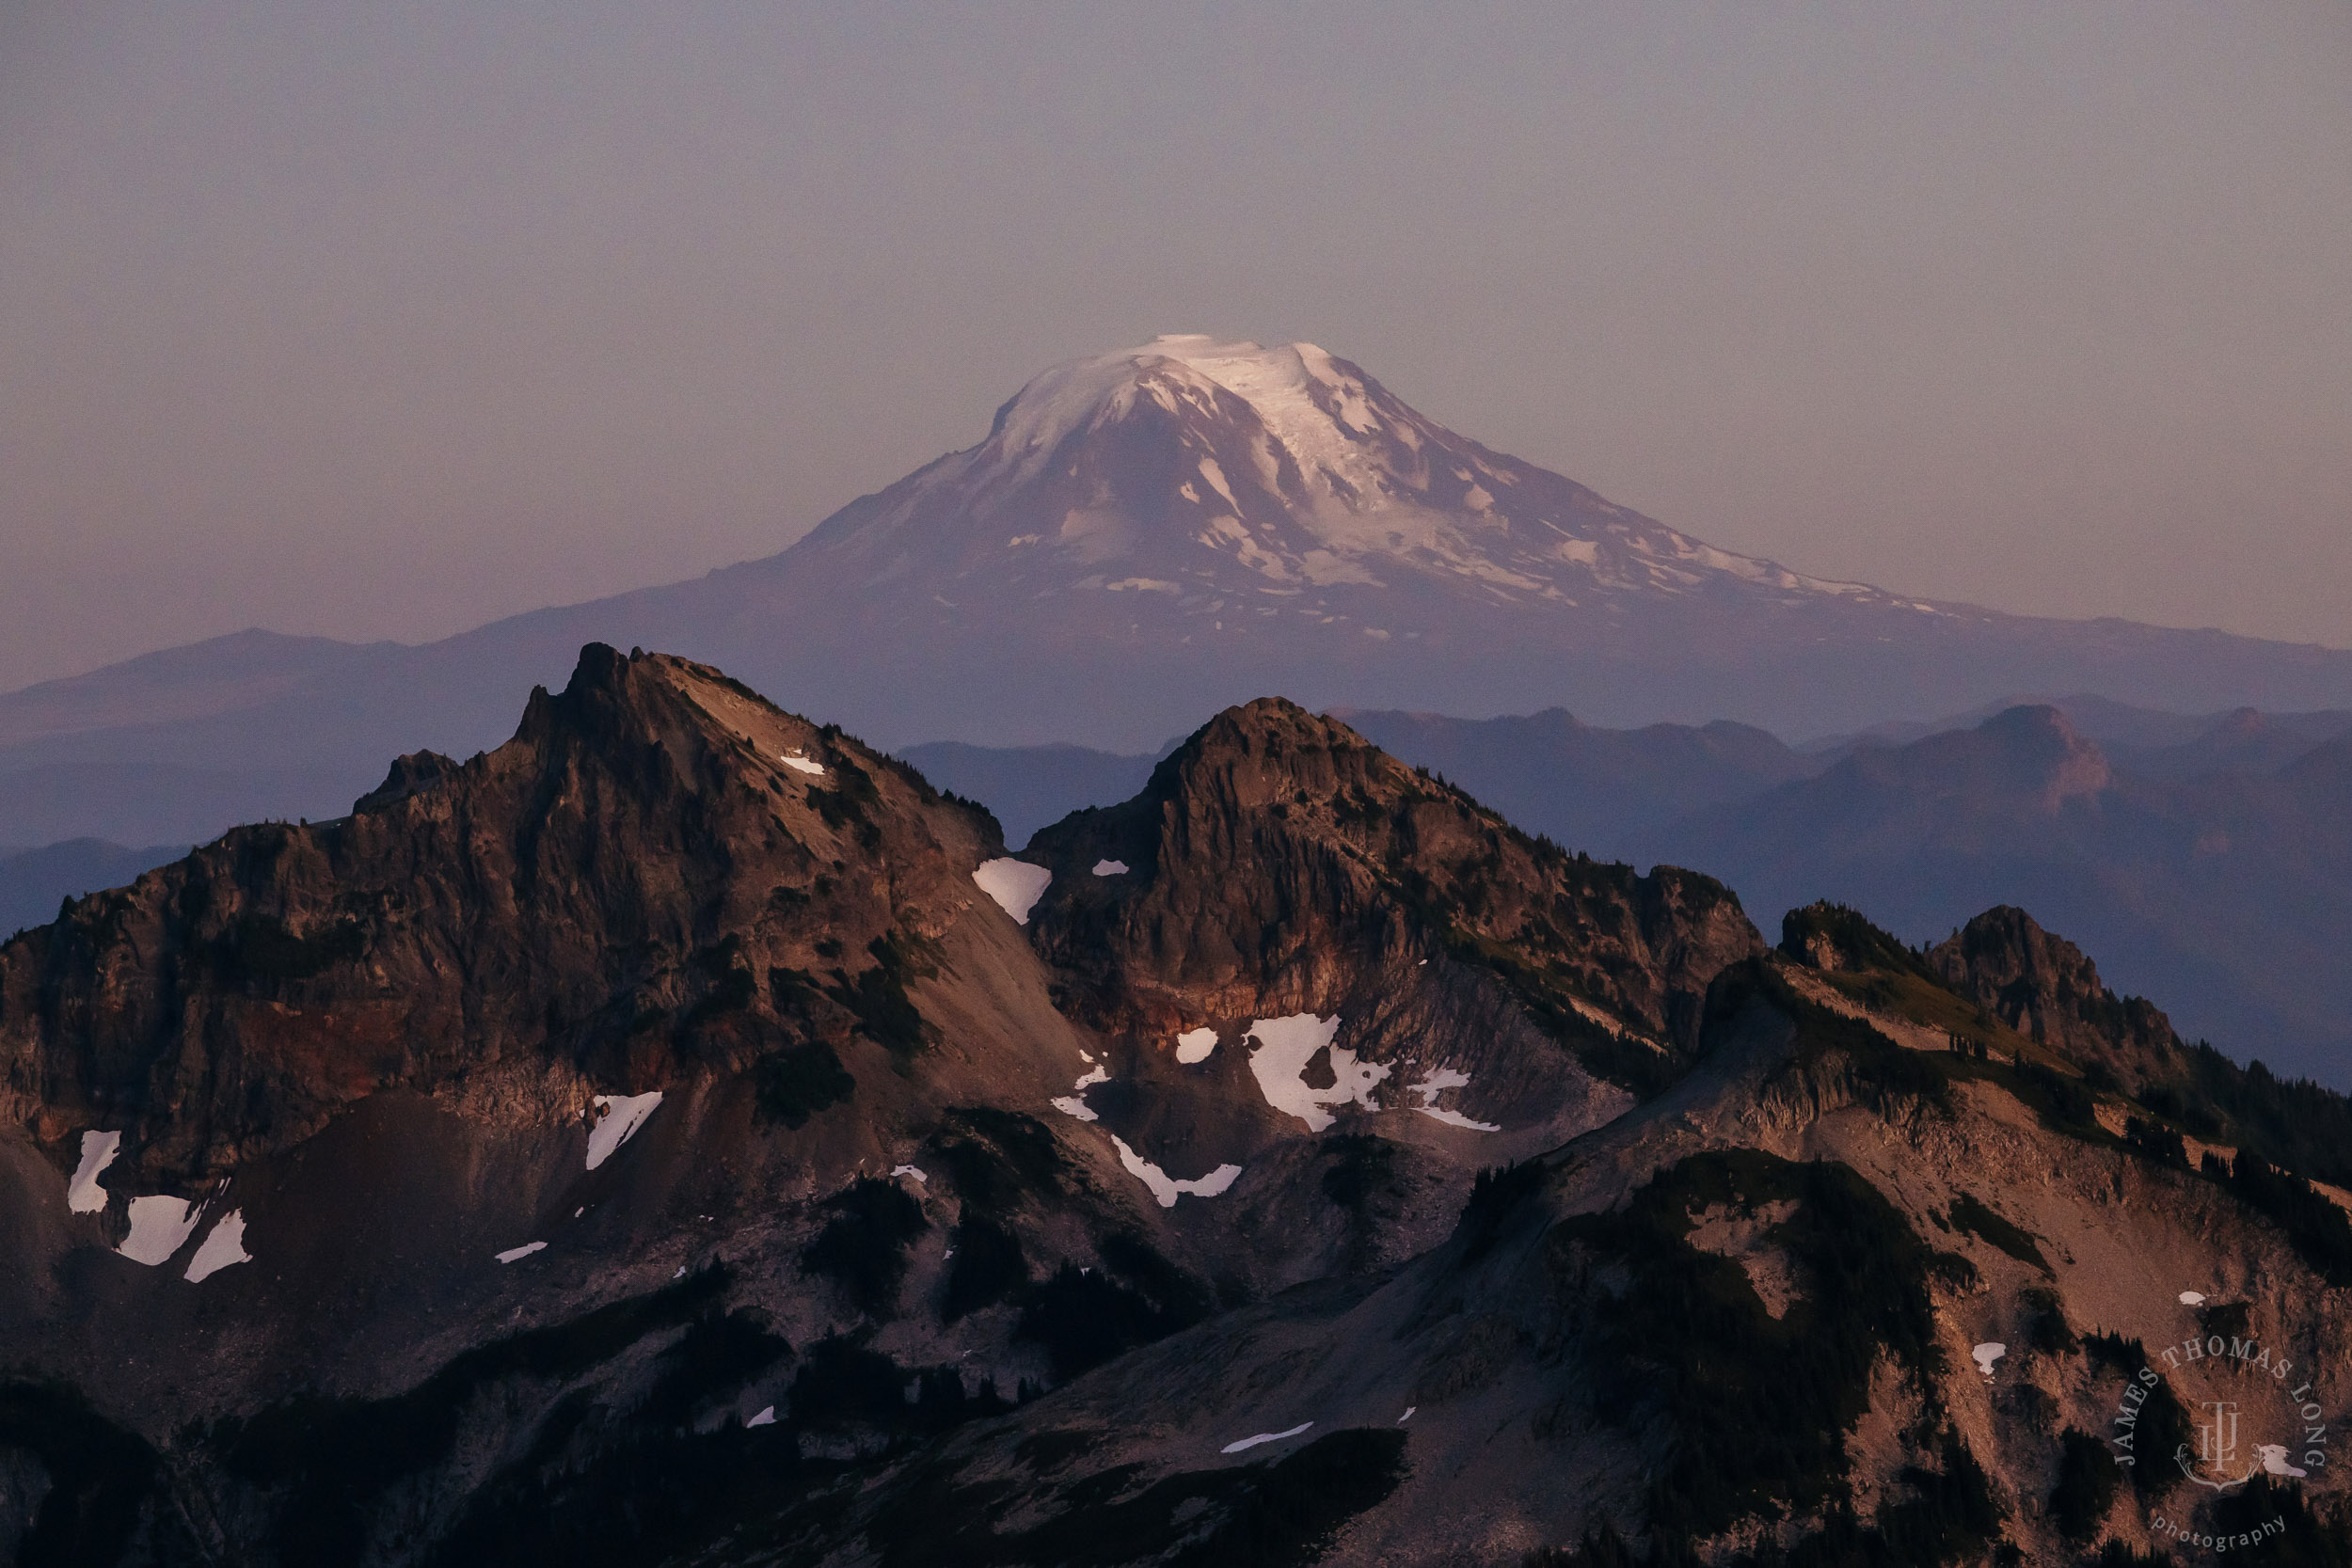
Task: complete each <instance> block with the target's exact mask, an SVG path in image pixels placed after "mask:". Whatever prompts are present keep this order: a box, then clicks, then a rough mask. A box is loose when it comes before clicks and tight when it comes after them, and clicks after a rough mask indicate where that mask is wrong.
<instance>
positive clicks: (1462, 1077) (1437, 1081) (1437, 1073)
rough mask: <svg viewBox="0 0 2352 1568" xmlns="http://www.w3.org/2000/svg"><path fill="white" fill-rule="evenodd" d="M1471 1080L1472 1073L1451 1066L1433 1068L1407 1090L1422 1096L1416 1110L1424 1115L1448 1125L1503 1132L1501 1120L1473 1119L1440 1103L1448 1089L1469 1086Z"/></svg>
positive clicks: (1473, 1129) (1409, 1085)
mask: <svg viewBox="0 0 2352 1568" xmlns="http://www.w3.org/2000/svg"><path fill="white" fill-rule="evenodd" d="M1469 1086H1470V1074H1469V1073H1467V1072H1457V1071H1455V1070H1454V1069H1453V1068H1450V1067H1441V1068H1432V1069H1430V1071H1429V1076H1428V1077H1426V1078H1424V1079H1422V1081H1421V1082H1420V1083H1418V1084H1407V1085H1405V1092H1406V1094H1417V1095H1419V1096H1421V1103H1420V1104H1418V1105H1416V1106H1414V1107H1413V1109H1414V1110H1416V1111H1419V1112H1420V1113H1421V1114H1422V1116H1425V1117H1435V1118H1436V1119H1438V1121H1442V1122H1444V1123H1445V1124H1446V1125H1447V1126H1448V1127H1467V1128H1469V1129H1470V1131H1471V1132H1502V1123H1501V1122H1496V1121H1473V1120H1471V1119H1470V1117H1466V1116H1464V1115H1463V1114H1462V1113H1461V1112H1459V1111H1450V1110H1446V1109H1443V1108H1441V1107H1440V1106H1439V1105H1438V1096H1439V1095H1441V1094H1443V1093H1444V1092H1445V1091H1446V1090H1448V1089H1460V1088H1468V1087H1469Z"/></svg>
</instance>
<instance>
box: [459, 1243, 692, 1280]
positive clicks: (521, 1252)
mask: <svg viewBox="0 0 2352 1568" xmlns="http://www.w3.org/2000/svg"><path fill="white" fill-rule="evenodd" d="M547 1245H548V1243H545V1242H525V1243H523V1244H522V1245H520V1246H511V1247H508V1248H507V1249H506V1250H505V1251H504V1252H501V1253H500V1254H499V1261H500V1262H501V1263H513V1262H517V1261H519V1260H521V1259H525V1258H528V1257H530V1256H531V1255H532V1253H534V1252H544V1251H546V1250H547ZM678 1272H679V1273H680V1274H683V1273H685V1272H686V1271H685V1270H683V1269H681V1270H679V1271H678Z"/></svg>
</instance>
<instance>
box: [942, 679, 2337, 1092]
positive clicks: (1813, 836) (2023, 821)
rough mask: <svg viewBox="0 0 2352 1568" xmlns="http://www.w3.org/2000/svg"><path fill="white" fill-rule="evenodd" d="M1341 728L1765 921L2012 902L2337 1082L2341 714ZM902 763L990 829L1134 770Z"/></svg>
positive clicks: (2247, 1041)
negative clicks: (1724, 895) (1813, 912)
mask: <svg viewBox="0 0 2352 1568" xmlns="http://www.w3.org/2000/svg"><path fill="white" fill-rule="evenodd" d="M1346 717H1347V719H1348V721H1349V722H1350V723H1351V724H1352V725H1353V726H1354V727H1355V728H1356V729H1358V730H1359V731H1360V732H1361V733H1362V734H1363V735H1365V736H1367V737H1368V738H1370V739H1372V740H1374V741H1375V742H1377V743H1378V744H1379V745H1380V746H1382V747H1383V748H1384V749H1386V750H1387V751H1388V752H1391V754H1393V755H1395V756H1398V757H1401V758H1403V759H1404V760H1406V761H1407V762H1411V763H1413V764H1416V765H1418V766H1421V767H1425V768H1431V769H1434V770H1435V771H1437V772H1438V774H1440V775H1441V776H1443V777H1445V778H1448V779H1451V780H1453V781H1454V783H1456V784H1461V785H1463V786H1464V787H1466V788H1468V789H1470V790H1471V791H1472V792H1474V793H1475V794H1476V795H1477V796H1478V798H1479V799H1480V800H1484V801H1486V802H1488V803H1489V804H1491V805H1493V806H1495V807H1496V808H1497V809H1498V810H1500V811H1502V813H1503V814H1504V815H1505V816H1509V817H1510V818H1511V819H1512V820H1513V821H1515V822H1519V823H1523V824H1525V825H1526V826H1527V827H1529V828H1531V829H1533V830H1535V831H1538V832H1545V833H1549V835H1551V836H1552V837H1553V838H1555V839H1558V840H1559V841H1560V842H1562V843H1564V844H1575V845H1578V846H1581V847H1585V848H1588V849H1590V850H1592V851H1593V852H1595V853H1597V854H1602V855H1606V856H1609V857H1611V858H1613V859H1615V858H1622V859H1625V860H1629V861H1633V862H1636V863H1642V864H1648V863H1652V862H1657V861H1663V862H1666V863H1672V864H1677V865H1694V866H1703V867H1705V868H1706V869H1707V870H1708V871H1709V872H1710V873H1712V874H1714V875H1716V876H1719V877H1721V878H1723V879H1724V880H1725V881H1726V882H1728V883H1730V884H1731V885H1732V886H1733V887H1734V888H1736V889H1738V890H1739V892H1740V896H1741V897H1742V899H1743V900H1745V902H1746V903H1747V905H1748V907H1749V908H1750V909H1752V910H1755V911H1757V912H1758V913H1759V915H1760V916H1762V917H1764V918H1767V919H1769V918H1772V915H1773V914H1774V912H1775V911H1783V910H1788V909H1793V908H1795V907H1797V906H1798V905H1801V904H1806V903H1810V902H1813V901H1815V900H1817V899H1823V898H1827V899H1834V900H1836V901H1839V902H1843V903H1847V904H1850V905H1853V906H1855V907H1858V908H1862V909H1867V910H1869V911H1871V912H1872V914H1873V915H1874V916H1876V917H1877V918H1878V919H1880V920H1881V921H1883V923H1884V924H1885V925H1886V926H1887V927H1889V928H1890V929H1892V930H1894V931H1897V932H1899V933H1900V934H1901V935H1902V936H1903V937H1905V938H1906V939H1908V940H1910V941H1913V942H1934V941H1936V940H1939V939H1941V938H1942V937H1943V936H1944V935H1946V934H1947V933H1948V932H1949V931H1951V930H1953V929H1955V928H1957V927H1959V926H1961V925H1962V924H1963V923H1964V922H1965V921H1967V920H1968V919H1969V917H1970V916H1972V915H1973V914H1975V913H1976V912H1978V911H1980V910H1983V909H1985V908H1987V907H1989V906H1992V905H1995V904H2022V905H2025V906H2027V907H2029V908H2032V909H2034V910H2037V911H2042V913H2043V914H2045V915H2046V916H2047V917H2048V918H2049V919H2051V920H2052V921H2053V922H2055V923H2058V924H2059V925H2061V926H2062V927H2064V928H2065V929H2067V930H2068V931H2071V932H2074V934H2075V935H2077V936H2078V937H2080V938H2081V939H2082V940H2083V941H2084V942H2086V943H2088V944H2089V945H2090V947H2091V948H2092V949H2094V950H2095V951H2096V952H2098V953H2099V954H2100V955H2101V957H2102V960H2103V961H2104V962H2105V963H2106V967H2107V971H2108V973H2109V974H2111V975H2113V976H2114V977H2115V979H2116V980H2117V981H2118V983H2119V984H2121V985H2122V986H2123V987H2124V988H2125V989H2126V990H2137V991H2146V992H2161V993H2162V994H2163V995H2164V997H2165V998H2166V1003H2167V1006H2168V1007H2169V1009H2170V1011H2171V1013H2172V1016H2173V1018H2174V1019H2175V1020H2176V1021H2178V1022H2179V1023H2180V1024H2181V1027H2182V1028H2183V1029H2184V1031H2185V1032H2186V1033H2187V1034H2188V1035H2189V1036H2191V1037H2203V1038H2206V1039H2209V1040H2211V1041H2213V1042H2214V1043H2215V1044H2216V1045H2217V1046H2218V1047H2220V1048H2221V1049H2223V1050H2224V1051H2226V1052H2228V1053H2230V1054H2231V1055H2233V1056H2234V1057H2236V1058H2237V1059H2238V1060H2240V1061H2248V1060H2251V1059H2260V1060H2262V1061H2263V1062H2265V1063H2266V1064H2268V1066H2269V1067H2270V1068H2272V1069H2276V1070H2278V1071H2280V1072H2282V1073H2285V1074H2288V1075H2291V1076H2299V1077H2311V1078H2316V1079H2318V1080H2320V1081H2321V1082H2324V1083H2330V1084H2335V1085H2352V963H2346V962H2345V961H2344V952H2345V951H2346V949H2347V946H2348V945H2352V713H2347V712H2341V711H2336V712H2327V711H2323V712H2317V713H2301V714H2264V713H2259V712H2256V711H2254V710H2252V709H2239V710H2236V711H2234V712H2230V713H2220V714H2208V715H2203V716H2190V715H2182V714H2170V713H2161V712H2155V711H2152V710H2148V709H2141V708H2132V707H2127V706H2124V705H2118V704H2115V703H2110V702H2106V701H2103V700H2100V699H2096V698H2090V697H2084V696H2075V697H2070V698H2064V699H2061V700H2059V701H2058V702H2057V703H2056V704H2046V703H2033V704H2023V705H2015V706H2006V705H2005V706H2000V707H1997V708H1996V709H1994V710H1993V711H1990V712H1979V713H1971V714H1964V715H1961V716H1958V717H1956V718H1954V719H1951V720H1948V721H1945V723H1944V724H1943V725H1941V726H1938V725H1928V724H1920V725H1901V726H1887V727H1886V730H1885V732H1883V733H1873V734H1868V735H1863V736H1847V737H1844V738H1842V739H1839V740H1836V741H1834V742H1827V743H1823V744H1820V745H1819V746H1814V747H1808V748H1806V749H1804V750H1803V751H1800V750H1796V749H1793V748H1791V747H1789V746H1787V745H1785V744H1783V743H1782V742H1781V741H1780V740H1779V739H1777V738H1775V737H1774V736H1772V735H1770V734H1768V733H1766V732H1764V731H1762V730H1758V729H1755V728H1752V727H1750V726H1747V725H1742V724H1732V723H1726V722H1720V721H1719V722H1717V723H1713V724H1708V725H1705V726H1701V727H1692V726H1687V725H1679V724H1653V725H1649V726H1646V727H1645V728H1642V729H1638V730H1611V729H1604V728H1600V727H1598V726H1595V725H1590V724H1585V723H1581V722H1580V721H1578V720H1576V719H1575V718H1573V717H1571V716H1570V715H1568V714H1566V713H1564V712H1560V711H1558V710H1553V711H1550V712H1546V713H1539V714H1534V715H1530V716H1527V717H1524V718H1511V719H1492V720H1464V719H1449V718H1444V717H1440V716H1438V715H1433V714H1414V713H1396V712H1368V713H1350V714H1348V715H1347V716H1346ZM906 754H907V755H909V756H910V757H913V758H915V759H917V760H918V761H919V762H920V764H921V765H922V766H923V767H924V768H925V769H926V770H927V771H928V772H930V774H931V776H932V777H934V778H936V779H938V780H939V781H940V782H941V783H942V784H945V785H946V786H948V787H951V788H955V789H958V790H961V791H962V792H963V793H965V794H967V795H971V796H973V797H974V798H976V799H977V800H982V801H984V802H986V803H987V804H988V805H990V806H991V807H992V808H994V809H996V810H997V811H998V813H999V815H1000V816H1004V817H1005V819H1006V824H1007V829H1008V834H1009V837H1010V838H1011V839H1012V840H1013V841H1014V842H1019V841H1020V840H1021V839H1023V838H1024V837H1025V835H1026V833H1027V832H1029V831H1030V830H1032V829H1034V828H1036V827H1039V826H1041V825H1043V822H1044V821H1046V820H1048V819H1050V816H1052V815H1054V814H1055V813H1057V812H1058V811H1068V810H1072V809H1075V808H1076V807H1078V806H1081V805H1089V804H1104V803H1108V802H1109V801H1112V800H1117V799H1119V798H1120V796H1122V795H1124V794H1126V793H1128V792H1129V791H1130V790H1131V789H1132V788H1133V787H1134V786H1135V784H1136V783H1137V782H1139V781H1140V780H1141V779H1142V777H1143V775H1144V773H1145V771H1146V770H1147V769H1148V768H1149V766H1150V759H1149V758H1141V757H1120V756H1111V755H1105V754H1104V753H1100V752H1084V751H1079V750H1076V749H1074V748H1066V747H1065V748H1043V747H1040V748H1024V749H996V750H989V749H981V748H973V747H960V746H922V747H914V748H910V749H909V750H908V752H907V753H906ZM1049 805H1050V807H1051V809H1050V810H1049V809H1048V807H1049ZM1016 823H1017V824H1018V825H1019V826H1018V827H1016V826H1015V824H1016Z"/></svg>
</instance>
